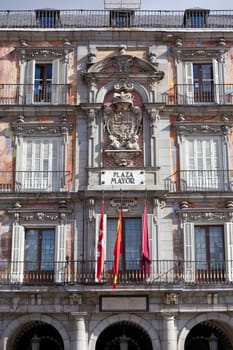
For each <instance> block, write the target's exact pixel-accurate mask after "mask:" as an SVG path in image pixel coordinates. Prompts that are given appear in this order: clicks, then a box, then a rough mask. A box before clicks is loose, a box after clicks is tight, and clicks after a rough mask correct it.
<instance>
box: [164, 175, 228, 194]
mask: <svg viewBox="0 0 233 350" xmlns="http://www.w3.org/2000/svg"><path fill="white" fill-rule="evenodd" d="M164 185H165V189H166V190H167V191H169V192H202V191H203V192H229V191H230V192H232V191H233V170H229V171H227V170H181V171H177V172H176V173H174V174H173V175H171V176H169V177H168V178H166V179H165V180H164Z"/></svg>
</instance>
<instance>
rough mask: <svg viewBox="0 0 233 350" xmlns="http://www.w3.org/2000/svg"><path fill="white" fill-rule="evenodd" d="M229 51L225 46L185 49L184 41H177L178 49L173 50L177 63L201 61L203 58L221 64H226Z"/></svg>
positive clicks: (190, 47)
mask: <svg viewBox="0 0 233 350" xmlns="http://www.w3.org/2000/svg"><path fill="white" fill-rule="evenodd" d="M227 51H228V48H226V47H224V45H219V47H218V46H213V47H209V46H208V47H205V46H196V47H192V46H189V47H184V46H182V41H181V40H179V39H177V41H176V47H174V48H173V52H174V55H175V57H176V60H177V62H181V61H190V60H192V61H195V62H196V61H198V60H199V61H201V60H203V58H205V59H206V58H208V57H209V58H210V59H213V58H215V59H217V60H219V62H222V63H223V62H224V54H225V53H226V52H227Z"/></svg>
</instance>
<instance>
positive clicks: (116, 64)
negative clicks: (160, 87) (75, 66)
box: [83, 55, 164, 82]
mask: <svg viewBox="0 0 233 350" xmlns="http://www.w3.org/2000/svg"><path fill="white" fill-rule="evenodd" d="M88 67H89V68H88V69H87V71H85V72H83V77H84V79H86V80H87V81H93V79H95V80H105V81H106V80H109V78H110V77H111V80H112V74H114V75H116V76H118V79H117V80H119V79H120V77H121V78H122V77H124V78H125V79H126V77H137V80H145V79H150V80H151V79H152V80H153V81H154V82H155V81H157V82H159V81H160V80H162V79H163V77H164V72H162V71H159V70H158V69H157V64H156V65H154V64H152V63H150V62H148V61H146V60H143V59H141V58H138V57H135V56H131V55H117V56H111V57H107V58H105V59H103V60H102V61H100V62H96V63H94V64H92V65H91V66H88Z"/></svg>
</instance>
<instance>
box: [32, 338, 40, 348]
mask: <svg viewBox="0 0 233 350" xmlns="http://www.w3.org/2000/svg"><path fill="white" fill-rule="evenodd" d="M40 341H41V339H40V338H39V337H37V335H36V334H35V335H34V337H33V338H32V339H31V348H32V350H40Z"/></svg>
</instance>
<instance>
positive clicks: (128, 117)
mask: <svg viewBox="0 0 233 350" xmlns="http://www.w3.org/2000/svg"><path fill="white" fill-rule="evenodd" d="M104 122H105V129H106V131H107V134H108V138H109V147H108V149H107V150H105V152H106V154H107V155H109V156H112V157H113V158H114V160H115V163H116V164H117V165H120V166H127V165H129V163H130V162H131V160H132V158H134V157H135V156H137V155H139V154H140V153H141V150H140V145H139V143H138V138H139V134H140V131H141V122H142V112H141V108H140V107H138V106H134V97H133V94H132V93H131V92H129V91H127V90H121V91H115V92H114V93H113V98H112V104H111V105H110V106H109V107H106V108H105V110H104Z"/></svg>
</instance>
